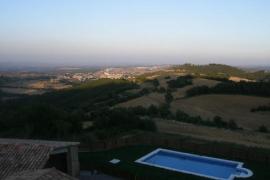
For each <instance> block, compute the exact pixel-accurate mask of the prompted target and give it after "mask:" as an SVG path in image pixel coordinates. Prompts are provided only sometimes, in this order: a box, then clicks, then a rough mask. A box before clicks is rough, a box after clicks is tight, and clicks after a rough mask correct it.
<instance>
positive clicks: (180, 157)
mask: <svg viewBox="0 0 270 180" xmlns="http://www.w3.org/2000/svg"><path fill="white" fill-rule="evenodd" d="M136 162H138V163H142V164H146V165H151V166H156V167H160V168H165V169H169V170H174V171H179V172H183V173H188V174H193V175H198V176H204V177H208V178H213V179H222V180H225V179H234V177H249V176H251V175H252V172H251V171H250V170H248V169H245V168H242V165H243V163H241V162H236V161H228V160H224V159H217V158H211V157H206V156H198V155H194V154H188V153H182V152H177V151H170V150H166V149H157V150H155V151H153V152H151V153H149V154H148V155H146V156H144V157H142V158H140V159H138V160H137V161H136Z"/></svg>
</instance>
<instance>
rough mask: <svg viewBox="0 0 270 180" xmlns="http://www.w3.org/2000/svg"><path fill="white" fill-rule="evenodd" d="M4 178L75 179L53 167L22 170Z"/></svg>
mask: <svg viewBox="0 0 270 180" xmlns="http://www.w3.org/2000/svg"><path fill="white" fill-rule="evenodd" d="M5 180H77V179H76V178H74V177H71V176H69V175H67V174H65V173H62V172H61V171H58V170H57V169H55V168H50V169H40V170H36V171H23V172H20V173H17V174H14V175H12V176H9V177H8V178H6V179H5Z"/></svg>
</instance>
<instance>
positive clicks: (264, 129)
mask: <svg viewBox="0 0 270 180" xmlns="http://www.w3.org/2000/svg"><path fill="white" fill-rule="evenodd" d="M258 131H259V132H262V133H268V132H269V131H268V129H267V127H266V126H265V125H261V126H260V127H259V128H258Z"/></svg>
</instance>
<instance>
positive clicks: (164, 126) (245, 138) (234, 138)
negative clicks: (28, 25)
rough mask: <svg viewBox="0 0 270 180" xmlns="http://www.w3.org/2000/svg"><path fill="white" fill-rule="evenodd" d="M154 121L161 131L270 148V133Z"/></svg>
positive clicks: (169, 121)
mask: <svg viewBox="0 0 270 180" xmlns="http://www.w3.org/2000/svg"><path fill="white" fill-rule="evenodd" d="M155 122H156V124H157V127H158V131H160V132H163V133H168V134H180V135H186V136H191V137H196V138H201V139H205V140H213V141H221V142H229V143H236V144H243V145H249V146H256V147H265V148H270V134H263V133H257V132H251V131H230V130H225V129H218V128H213V127H206V126H198V125H193V124H187V123H182V122H177V121H171V120H160V119H157V120H155Z"/></svg>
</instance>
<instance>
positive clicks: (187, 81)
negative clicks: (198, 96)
mask: <svg viewBox="0 0 270 180" xmlns="http://www.w3.org/2000/svg"><path fill="white" fill-rule="evenodd" d="M192 79H193V77H192V76H189V75H187V76H179V77H177V78H176V79H175V80H174V79H173V80H169V81H167V84H168V87H169V88H172V89H174V88H182V87H185V86H187V85H191V84H192Z"/></svg>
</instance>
